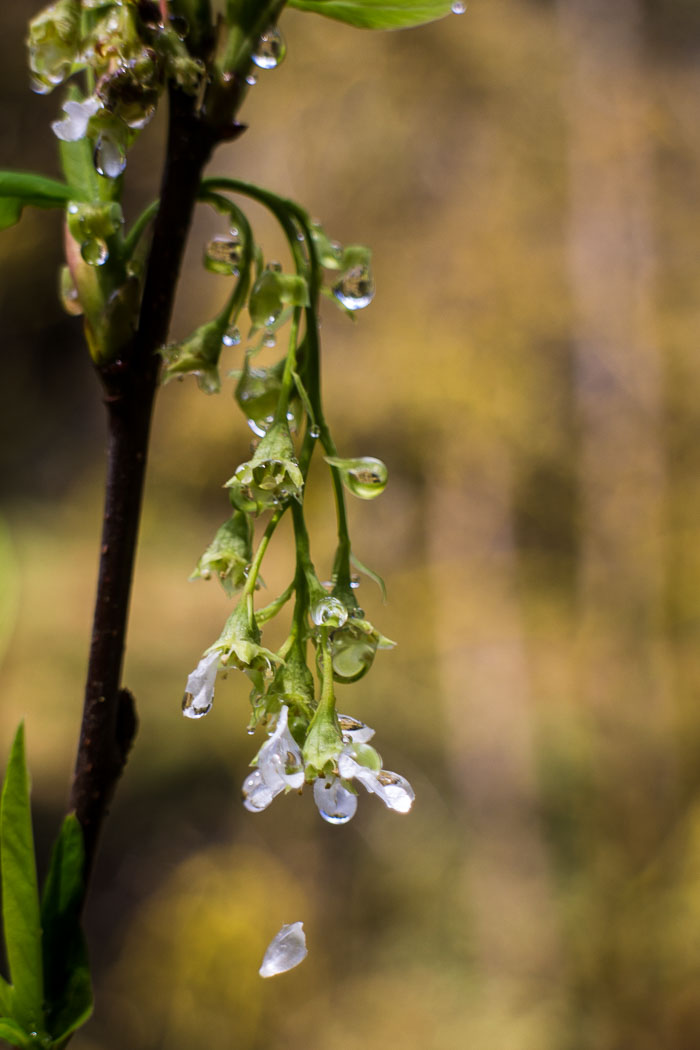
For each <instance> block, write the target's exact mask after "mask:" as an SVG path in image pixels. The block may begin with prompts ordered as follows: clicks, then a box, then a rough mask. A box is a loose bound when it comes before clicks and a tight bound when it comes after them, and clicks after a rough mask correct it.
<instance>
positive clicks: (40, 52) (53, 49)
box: [27, 0, 80, 95]
mask: <svg viewBox="0 0 700 1050" xmlns="http://www.w3.org/2000/svg"><path fill="white" fill-rule="evenodd" d="M27 46H28V48H29V68H30V69H31V71H32V73H33V74H34V84H35V88H36V90H37V91H38V92H39V93H40V94H42V95H44V94H48V92H49V91H53V89H54V88H55V86H56V85H57V84H61V83H62V82H63V81H64V80H65V79H66V77H67V76H68V75H69V73H70V72H71V68H72V66H73V63H74V62H75V61H77V59H78V53H79V50H80V0H56V3H54V4H51V6H50V7H47V8H45V9H44V10H43V11H40V12H39V14H38V15H36V16H35V17H34V18H32V20H31V22H30V23H29V37H28V40H27Z"/></svg>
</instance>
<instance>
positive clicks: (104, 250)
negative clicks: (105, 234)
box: [80, 237, 109, 266]
mask: <svg viewBox="0 0 700 1050" xmlns="http://www.w3.org/2000/svg"><path fill="white" fill-rule="evenodd" d="M80 254H81V255H82V257H83V259H84V260H85V262H86V263H87V264H88V266H104V264H105V263H106V262H107V260H108V259H109V249H108V247H107V242H106V241H104V240H103V239H102V238H101V237H91V238H89V239H88V240H87V241H83V243H82V244H81V245H80Z"/></svg>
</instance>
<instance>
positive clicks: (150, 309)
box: [71, 89, 218, 881]
mask: <svg viewBox="0 0 700 1050" xmlns="http://www.w3.org/2000/svg"><path fill="white" fill-rule="evenodd" d="M217 137H218V136H217V133H216V131H215V130H214V129H212V128H211V127H210V126H208V125H207V124H205V123H204V122H203V121H202V120H200V119H199V118H198V116H197V114H196V112H195V106H194V102H193V100H192V99H191V98H190V97H189V96H187V95H184V94H183V93H182V92H180V91H179V90H177V89H173V90H172V91H171V94H170V116H169V133H168V146H167V155H166V160H165V168H164V174H163V182H162V187H161V198H160V207H159V211H158V214H157V216H156V219H155V226H154V232H153V242H152V247H151V252H150V256H149V261H148V267H147V271H146V278H145V285H144V292H143V300H142V308H141V314H140V318H139V325H138V329H137V331H136V333H135V336H134V339H133V342H132V344H131V346H130V347H129V351H128V353H126V354H125V355H124V357H123V360H120V361H117V362H115V363H113V364H112V365H110V366H106V367H104V368H102V369H100V379H101V381H102V385H103V388H104V393H105V406H106V409H107V422H108V431H109V439H108V452H107V480H106V492H105V505H104V520H103V529H102V546H101V553H100V565H99V577H98V583H97V598H96V602H95V616H94V621H93V633H92V643H91V647H90V658H89V664H88V674H87V682H86V687H85V704H84V709H83V719H82V725H81V731H80V743H79V745H78V754H77V759H76V765H75V776H74V780H73V787H72V791H71V808H73V809H74V810H75V812H76V814H77V816H78V819H79V821H80V823H81V825H82V828H83V833H84V836H85V851H86V881H87V877H88V876H89V873H90V870H91V868H92V863H93V860H94V854H95V848H96V844H97V839H98V835H99V831H100V828H101V826H102V823H103V821H104V818H105V816H106V814H107V810H108V807H109V804H110V800H111V798H112V795H113V793H114V789H115V786H116V783H117V781H118V779H119V777H120V775H121V773H122V770H123V768H124V765H125V763H126V760H127V756H128V752H129V749H130V747H131V743H132V740H133V737H134V734H135V732H136V725H137V722H136V712H135V707H134V702H133V698H132V696H131V694H130V693H129V692H128V690H126V689H122V688H120V679H121V672H122V663H123V655H124V642H125V634H126V623H127V615H128V609H129V598H130V593H131V580H132V573H133V566H134V557H135V553H136V541H137V534H138V526H139V518H140V513H141V500H142V493H143V481H144V474H145V470H146V456H147V451H148V439H149V432H150V424H151V414H152V408H153V399H154V395H155V390H156V385H157V381H158V371H159V356H158V353H157V351H158V349H159V347H161V346H162V345H163V344H164V343H165V341H166V339H167V335H168V328H169V325H170V316H171V313H172V307H173V301H174V297H175V288H176V285H177V278H178V274H179V271H180V264H181V261H182V256H183V252H184V248H185V241H186V237H187V232H188V229H189V225H190V221H191V218H192V212H193V209H194V205H195V201H196V198H197V190H198V187H199V182H200V179H201V174H202V170H203V168H204V165H205V164H206V162H207V160H208V159H209V156H210V154H211V151H212V148H213V146H214V144H215V141H216V139H217Z"/></svg>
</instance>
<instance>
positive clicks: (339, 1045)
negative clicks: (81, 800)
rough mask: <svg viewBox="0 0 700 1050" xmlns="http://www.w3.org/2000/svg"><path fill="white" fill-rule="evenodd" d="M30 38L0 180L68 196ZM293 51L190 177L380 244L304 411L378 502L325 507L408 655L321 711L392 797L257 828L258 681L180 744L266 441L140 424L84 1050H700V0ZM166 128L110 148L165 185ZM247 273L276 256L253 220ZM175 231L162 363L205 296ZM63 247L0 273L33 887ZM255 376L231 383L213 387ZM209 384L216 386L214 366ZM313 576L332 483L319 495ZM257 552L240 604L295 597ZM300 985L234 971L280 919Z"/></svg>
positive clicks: (5, 562) (67, 717)
mask: <svg viewBox="0 0 700 1050" xmlns="http://www.w3.org/2000/svg"><path fill="white" fill-rule="evenodd" d="M37 6H38V5H37V4H34V3H29V2H27V0H22V2H17V3H14V4H8V5H5V8H4V10H3V15H2V25H3V33H2V37H1V38H0V50H1V54H2V63H1V64H0V99H1V105H0V153H1V156H0V164H1V165H2V166H3V167H15V168H31V169H37V170H44V171H47V172H55V171H56V163H55V157H54V146H55V144H54V143H53V142H52V141H51V140H52V136H51V134H50V133H49V132H48V124H49V122H50V120H51V119H53V118H54V116H55V114H56V112H57V108H58V104H59V103H58V98H54V97H49V98H48V99H47V98H38V97H36V96H32V94H31V93H30V91H29V90H28V79H27V76H26V72H25V62H24V54H23V46H22V41H23V37H24V32H25V24H26V20H27V18H28V17H29V16H30V15H31V14H32V13H34V12H35V10H36V8H37ZM282 27H283V30H284V32H285V34H286V36H287V40H288V44H289V53H288V56H287V59H286V61H285V63H284V64H283V66H282V67H280V68H279V69H278V70H276V71H274V72H270V73H268V74H264V75H261V76H260V79H259V84H258V85H257V86H256V87H255V88H254V90H253V91H251V93H250V95H249V98H248V100H247V102H246V105H245V110H244V118H245V119H246V121H247V122H248V123H249V124H250V130H249V131H248V132H247V133H246V134H245V135H244V136H243V137H242V138H241V139H240V140H239V141H238V142H237V143H235V144H234V145H231V146H228V147H226V148H224V149H222V150H221V151H220V153H219V154H218V156H217V158H216V160H215V162H214V164H213V165H212V171H217V172H222V173H232V174H237V175H239V176H242V177H245V178H250V179H253V180H256V181H259V182H261V183H263V184H266V185H268V186H270V187H271V188H273V189H275V190H278V191H280V192H283V193H286V194H289V195H291V196H294V197H296V198H298V199H300V200H301V201H302V203H304V204H306V205H307V206H308V207H309V208H310V210H311V212H312V213H313V214H314V215H317V216H318V217H319V218H321V219H322V220H323V222H324V224H325V225H326V227H327V229H328V230H329V231H330V232H331V233H332V235H334V236H336V237H338V238H339V239H340V240H343V241H346V242H349V241H364V242H368V243H370V244H371V245H372V246H373V248H374V250H375V273H376V279H377V287H378V294H377V298H376V300H375V303H374V304H373V305H372V306H371V308H370V309H369V310H367V311H365V312H364V313H363V315H362V316H361V317H360V318H359V319H358V324H356V325H352V324H350V323H349V322H347V320H346V319H345V318H344V317H341V316H340V314H338V313H337V312H336V311H334V310H333V308H332V306H331V305H330V304H328V309H327V310H326V311H325V314H324V328H323V337H324V370H325V392H326V401H327V412H328V416H329V419H330V421H331V423H332V426H333V429H334V432H335V434H336V439H337V443H338V445H339V447H340V449H341V450H342V452H343V453H345V454H349V455H353V454H360V455H363V454H364V455H368V454H370V455H378V456H380V457H381V458H382V459H384V460H385V461H386V462H387V463H388V465H389V468H390V483H389V486H388V488H387V491H386V493H385V495H384V496H383V497H382V498H381V499H380V500H378V501H376V502H374V503H371V504H369V503H361V504H355V505H353V507H352V508H351V510H352V529H353V537H354V546H355V549H356V552H357V554H358V556H359V557H360V558H362V559H363V560H364V561H366V562H368V563H370V564H371V565H372V566H373V567H375V568H376V569H377V570H378V571H380V572H381V573H382V574H383V575H384V576H385V578H386V580H387V584H388V588H389V602H388V604H387V605H386V606H384V605H382V602H381V598H380V596H379V593H378V591H376V589H375V588H374V585H373V584H372V583H370V582H369V581H367V582H365V583H363V584H362V588H361V590H360V592H359V593H360V595H361V598H362V604H363V606H364V607H365V608H366V610H367V612H368V615H369V616H370V618H371V619H372V620H373V621H374V622H375V623H376V624H377V625H378V626H379V627H380V629H381V630H382V631H383V632H384V633H385V634H387V635H389V636H390V637H392V638H394V639H397V640H398V642H399V645H398V648H397V649H396V650H395V651H394V652H393V653H388V654H384V653H381V654H379V656H378V658H377V661H376V663H375V667H374V669H373V670H372V672H371V674H370V675H369V676H368V677H366V678H365V679H364V680H363V681H362V682H360V683H358V684H357V685H355V686H350V687H341V708H342V709H343V710H345V711H347V712H348V713H352V714H353V715H355V716H357V717H360V718H364V719H366V720H367V721H368V722H369V723H370V724H371V725H373V726H375V727H376V729H377V744H378V747H379V749H380V750H381V752H382V754H383V756H384V760H385V764H386V765H387V766H388V767H389V768H392V769H397V770H399V771H401V772H402V773H404V774H405V775H406V776H407V777H408V778H409V779H410V780H411V782H412V783H413V785H414V787H415V789H416V794H417V801H416V804H415V807H414V811H413V812H412V814H411V815H410V816H409V817H401V816H398V815H396V814H394V813H391V812H389V811H388V810H385V809H384V807H383V806H381V804H380V803H379V801H378V800H376V799H373V798H370V797H363V798H362V799H361V804H360V807H359V810H358V814H357V817H356V818H355V819H354V820H353V821H352V822H351V824H349V825H348V826H347V827H345V828H335V827H329V826H327V825H325V824H323V823H322V822H321V821H320V820H319V819H318V815H317V813H316V810H315V808H314V807H313V804H312V802H311V800H310V798H309V797H308V796H307V797H304V798H302V799H299V798H297V797H296V796H290V797H289V798H287V799H285V800H282V799H280V800H278V801H277V802H276V803H275V804H274V805H273V806H272V807H271V808H270V810H268V811H266V812H265V813H263V814H259V815H252V814H249V813H247V812H245V811H244V810H243V808H242V806H241V805H240V800H239V790H240V784H241V782H242V780H243V778H244V776H245V774H246V769H247V763H248V761H249V760H250V757H251V755H252V753H253V752H254V750H255V749H256V748H257V746H258V743H259V741H256V740H253V739H251V738H249V737H248V736H247V735H246V734H245V731H244V724H245V721H246V719H247V689H246V688H245V685H244V683H243V682H241V681H240V680H238V681H237V680H234V679H235V676H232V677H231V678H229V680H228V681H227V682H225V683H223V684H222V686H221V687H220V688H219V690H218V692H217V699H216V704H215V707H214V709H213V711H212V713H211V714H210V715H209V716H208V718H206V719H204V720H202V721H201V722H197V723H191V722H188V721H186V720H184V719H182V718H181V717H180V714H179V704H180V697H181V695H182V690H183V684H184V681H185V677H186V675H187V673H188V672H189V671H190V670H191V669H192V667H193V666H194V664H195V663H196V661H197V659H198V657H199V654H200V653H201V651H202V649H203V648H204V647H205V646H207V645H208V644H209V643H210V642H211V640H212V639H213V638H214V637H215V636H216V635H217V634H218V632H219V629H220V626H221V623H222V621H223V618H224V616H225V615H226V613H227V611H228V608H229V606H228V603H227V599H226V598H225V596H224V595H223V593H221V592H220V590H219V589H217V587H216V584H215V583H214V582H210V583H204V582H198V583H188V582H187V577H188V575H189V573H190V571H191V569H192V567H193V565H194V563H195V562H196V559H197V557H198V556H199V554H200V553H201V551H202V550H203V548H204V547H205V546H206V545H207V543H208V542H209V540H210V538H211V536H212V534H213V531H214V529H215V528H216V527H217V525H218V524H219V522H220V521H221V520H222V519H223V518H224V517H225V516H226V498H225V495H224V494H223V493H222V491H221V487H220V486H221V484H222V482H223V481H224V480H225V479H226V478H228V477H229V476H230V474H231V473H232V472H233V469H234V467H235V465H236V464H237V463H238V462H239V461H240V460H241V459H243V458H246V456H247V452H248V448H249V441H250V434H249V433H248V431H247V429H246V427H245V424H244V421H243V420H242V417H241V416H240V414H239V413H238V412H237V409H236V406H235V403H234V402H233V400H232V398H231V392H232V381H231V380H228V381H227V383H226V384H225V387H224V391H223V392H222V394H221V395H219V396H218V397H215V398H207V397H206V396H204V395H203V394H201V393H200V392H199V391H198V390H197V389H196V387H195V384H194V382H193V381H189V380H188V381H186V382H184V383H182V384H177V383H174V384H171V385H170V386H168V387H167V388H165V389H164V390H163V391H162V392H161V395H160V397H159V402H158V408H157V414H156V419H155V429H154V444H153V454H152V460H151V464H150V474H149V479H148V491H147V500H146V507H145V516H144V522H143V529H142V537H141V546H140V553H139V558H138V564H137V582H136V587H135V593H134V598H133V605H132V617H131V628H130V634H129V645H128V653H127V662H126V670H125V682H126V684H128V686H129V687H130V688H131V689H132V690H133V691H134V693H135V695H136V697H137V701H138V706H139V711H140V718H141V728H140V734H139V737H138V740H137V745H136V747H135V750H134V752H133V755H132V758H131V760H130V762H129V765H128V768H127V771H126V775H125V776H124V779H123V781H122V783H121V786H120V788H119V792H118V797H117V799H116V802H115V804H114V807H113V814H112V817H111V819H110V821H109V824H108V826H107V829H106V832H105V835H104V839H103V846H102V853H101V856H100V861H99V864H98V868H97V871H96V878H95V884H94V890H93V893H92V897H91V901H90V905H89V909H88V913H87V917H86V921H87V930H88V935H89V939H90V945H91V951H92V957H93V960H94V965H95V981H96V988H97V996H98V1009H97V1012H96V1015H95V1017H94V1019H93V1020H92V1021H91V1022H90V1024H89V1025H88V1026H87V1027H86V1028H85V1030H84V1031H83V1032H82V1033H81V1034H79V1036H78V1037H77V1038H76V1039H75V1041H74V1043H73V1045H74V1046H75V1047H76V1050H117V1048H123V1047H129V1050H156V1048H158V1050H159V1048H166V1047H167V1048H168V1050H190V1048H191V1047H194V1046H206V1047H207V1048H208V1050H224V1048H226V1050H228V1048H230V1047H231V1048H232V1047H235V1048H237V1050H262V1048H265V1050H278V1048H282V1047H284V1048H285V1050H300V1048H302V1047H303V1048H304V1050H356V1048H359V1047H362V1048H363V1050H383V1048H385V1047H387V1046H400V1047H401V1048H402V1050H457V1048H462V1047H467V1046H479V1047H481V1048H484V1050H491V1048H492V1047H493V1048H496V1047H498V1048H499V1050H623V1048H624V1050H628V1048H629V1047H631V1046H633V1047H635V1050H661V1048H663V1050H691V1048H692V1050H695V1048H697V1046H698V1042H699V1040H700V995H699V994H698V987H699V984H700V695H699V694H700V654H699V653H698V641H699V632H698V628H699V627H700V442H699V441H698V435H699V424H700V396H699V393H700V358H699V356H698V352H697V344H698V324H699V322H700V307H699V294H700V250H699V248H698V245H699V244H700V218H699V215H700V134H699V132H698V121H697V112H698V99H699V97H700V69H699V68H698V58H699V57H700V7H699V6H698V5H697V3H696V2H695V0H614V2H610V0H472V3H471V4H470V6H469V8H468V11H467V13H466V14H465V15H464V16H463V17H460V18H457V17H450V18H448V19H446V20H444V21H442V22H441V23H439V24H435V25H432V26H429V27H426V28H423V29H416V30H412V31H408V32H404V33H401V34H370V33H366V32H363V31H360V30H354V29H350V28H345V27H342V26H339V25H335V24H334V23H332V22H328V21H326V20H323V19H321V18H316V17H314V16H310V15H300V14H297V13H295V12H288V13H287V14H285V15H284V18H283V21H282ZM162 137H163V126H162V122H160V123H159V122H157V123H155V124H154V125H153V126H152V127H151V128H150V129H149V130H148V132H147V133H145V134H144V136H143V137H142V140H141V142H140V143H139V144H138V146H137V147H136V149H135V150H134V153H133V156H132V159H131V161H130V167H129V181H130V184H131V188H130V191H129V192H130V196H129V198H128V200H127V212H128V214H129V216H132V217H133V215H134V214H136V211H137V209H138V208H139V207H141V206H143V204H144V203H145V202H146V201H147V200H149V199H150V198H151V197H152V196H153V195H154V193H155V192H156V188H157V183H158V168H159V156H160V149H161V146H162ZM251 216H252V218H253V221H254V225H255V229H256V231H257V233H258V236H259V238H260V239H261V240H262V241H263V243H264V244H265V246H266V248H267V253H268V257H269V256H274V254H275V252H276V251H278V252H281V251H282V245H281V244H280V243H279V242H278V241H277V240H276V238H277V234H276V232H275V231H274V228H273V227H272V226H271V225H270V224H269V223H268V222H267V220H266V219H265V217H264V216H263V215H262V214H261V213H258V212H257V211H255V210H254V209H253V210H252V211H251ZM212 232H223V231H221V230H219V228H218V226H217V220H216V218H215V217H212V216H211V215H206V214H202V215H201V216H199V215H198V217H197V221H196V227H195V230H194V232H193V236H192V242H191V244H192V247H191V251H190V253H189V255H188V260H187V266H186V270H185V273H184V275H183V279H182V283H181V290H180V299H179V305H178V310H177V316H176V318H175V320H174V327H173V333H174V335H176V336H177V335H184V334H186V332H187V331H188V330H189V329H191V328H192V327H193V326H194V325H195V324H197V323H199V322H200V321H201V320H203V319H205V318H206V317H209V316H211V315H213V313H214V312H215V310H216V309H217V307H218V305H219V304H220V303H221V302H222V300H223V298H224V296H225V295H226V291H227V289H226V282H225V280H224V279H223V278H220V277H216V276H213V275H211V274H206V273H205V272H204V271H203V269H202V266H201V254H202V246H203V243H204V242H205V240H206V238H207V236H208V235H209V234H211V233H212ZM60 239H61V238H60V218H59V217H58V216H54V215H47V214H41V213H32V212H27V213H26V214H25V216H24V218H23V219H22V222H21V224H20V225H19V226H18V227H16V228H15V229H13V230H11V231H8V232H7V233H5V234H3V236H2V239H0V252H1V253H2V255H1V270H0V273H1V279H0V317H1V319H2V320H1V327H0V340H1V343H0V354H1V358H2V380H1V381H0V476H1V477H2V487H3V493H2V497H3V498H2V518H1V520H0V571H1V574H2V589H1V601H0V644H1V646H2V661H3V665H2V672H1V674H2V705H1V707H0V744H1V745H2V751H3V753H6V752H7V747H8V744H9V740H10V738H11V734H12V733H13V731H14V728H15V726H16V723H17V721H18V720H19V719H20V718H21V717H24V718H25V719H26V723H27V732H28V738H29V757H30V762H31V767H32V770H33V781H34V794H33V799H34V806H35V821H36V829H37V835H38V838H39V859H40V863H41V865H42V866H45V864H46V857H47V852H48V848H49V845H48V844H49V841H50V838H51V836H52V835H53V834H54V833H55V830H56V827H57V825H58V822H59V819H60V816H61V813H62V811H63V807H64V805H65V800H66V796H67V790H68V783H69V779H70V772H71V768H72V762H73V756H74V747H75V740H76V735H77V727H78V721H79V716H80V707H81V693H82V679H83V672H84V665H85V658H86V652H87V641H88V635H89V625H90V619H91V608H92V601H93V590H94V584H95V573H96V561H97V544H98V534H99V525H100V512H101V507H100V502H101V496H100V486H101V482H102V471H103V443H104V427H103V421H102V415H101V406H100V401H99V391H98V386H97V383H96V381H95V379H94V377H93V375H92V373H91V368H90V365H89V362H88V360H87V358H86V354H85V352H84V350H83V348H82V346H81V340H80V324H79V322H78V321H76V320H75V319H69V318H66V317H65V316H63V315H62V313H61V311H60V308H59V307H58V305H57V303H56V296H55V286H56V272H57V267H58V265H59V262H60ZM237 354H238V356H237ZM229 355H230V356H229V359H228V364H229V367H231V368H235V367H236V366H237V365H238V364H239V357H240V352H239V351H235V350H232V351H229ZM309 500H310V504H311V506H312V511H313V513H312V521H311V533H312V538H313V551H314V556H315V559H316V561H317V564H318V566H319V569H320V571H321V572H324V571H325V572H326V573H328V571H329V559H330V557H331V554H332V538H333V521H332V510H331V506H330V502H329V493H328V491H327V488H326V482H325V480H324V476H323V472H322V471H319V472H318V473H317V474H314V475H313V478H312V484H311V485H310V490H309ZM287 541H288V534H286V533H285V532H284V530H280V535H279V536H276V537H275V543H274V545H273V548H272V552H271V555H270V563H269V565H268V566H267V567H266V569H265V572H264V575H265V578H266V581H267V583H268V586H269V588H270V590H271V591H273V590H274V588H275V587H277V586H280V587H281V586H284V584H285V583H286V581H287V579H288V572H289V557H290V555H289V551H288V548H287ZM297 919H303V920H304V921H305V924H306V929H307V935H308V942H309V945H310V953H309V956H308V959H307V960H306V961H305V962H304V964H303V965H302V966H301V967H300V968H299V969H297V970H295V971H293V972H292V973H290V974H287V975H285V976H283V977H280V978H277V979H275V980H273V981H261V980H260V978H259V977H258V976H257V967H258V965H259V962H260V959H261V956H262V952H263V949H264V947H265V945H266V944H267V942H268V940H269V939H270V937H271V936H272V935H273V933H274V932H276V930H277V929H278V928H279V926H280V925H281V924H282V923H283V922H292V921H296V920H297Z"/></svg>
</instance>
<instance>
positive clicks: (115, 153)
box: [93, 135, 126, 179]
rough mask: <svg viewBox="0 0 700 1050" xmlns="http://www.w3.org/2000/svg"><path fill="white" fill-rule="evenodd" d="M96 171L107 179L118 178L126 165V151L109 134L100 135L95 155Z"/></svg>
mask: <svg viewBox="0 0 700 1050" xmlns="http://www.w3.org/2000/svg"><path fill="white" fill-rule="evenodd" d="M93 161H94V164H95V171H96V172H97V174H98V175H103V176H104V178H106V179H117V178H119V176H120V175H121V173H122V172H123V171H124V168H125V167H126V153H125V152H124V150H123V149H122V148H121V146H120V145H119V143H118V142H115V141H114V139H111V138H110V137H109V136H108V135H100V137H99V138H98V140H97V145H96V146H95V154H94V157H93Z"/></svg>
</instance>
